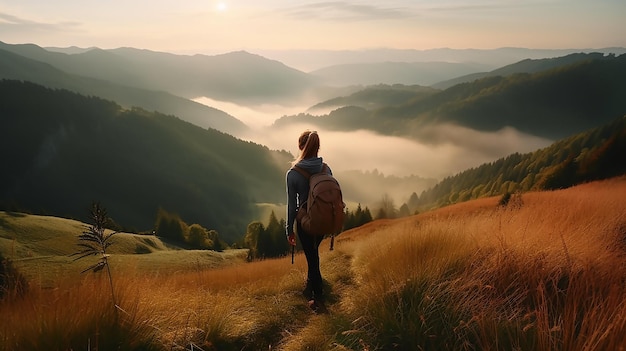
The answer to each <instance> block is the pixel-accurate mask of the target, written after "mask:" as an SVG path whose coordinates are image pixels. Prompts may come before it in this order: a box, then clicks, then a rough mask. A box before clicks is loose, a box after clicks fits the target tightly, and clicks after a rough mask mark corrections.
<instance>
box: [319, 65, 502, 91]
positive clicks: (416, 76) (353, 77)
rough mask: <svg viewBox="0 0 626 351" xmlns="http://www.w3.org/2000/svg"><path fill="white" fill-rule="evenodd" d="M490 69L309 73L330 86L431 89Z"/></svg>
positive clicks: (361, 68)
mask: <svg viewBox="0 0 626 351" xmlns="http://www.w3.org/2000/svg"><path fill="white" fill-rule="evenodd" d="M488 67H490V66H488V65H484V64H479V63H451V62H381V63H354V64H342V65H334V66H329V67H325V68H322V69H319V70H315V71H312V72H310V74H311V75H313V76H316V77H319V78H320V80H321V81H322V82H323V83H325V84H328V85H333V86H349V85H377V84H404V85H425V86H428V85H432V84H435V83H437V82H440V81H442V80H447V79H452V78H456V77H459V76H465V75H467V74H469V73H475V72H481V71H483V70H485V69H487V68H488Z"/></svg>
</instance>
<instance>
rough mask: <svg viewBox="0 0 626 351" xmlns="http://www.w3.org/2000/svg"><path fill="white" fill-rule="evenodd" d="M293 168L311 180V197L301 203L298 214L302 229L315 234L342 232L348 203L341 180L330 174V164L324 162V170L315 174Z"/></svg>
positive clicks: (297, 217) (297, 218) (296, 167)
mask: <svg viewBox="0 0 626 351" xmlns="http://www.w3.org/2000/svg"><path fill="white" fill-rule="evenodd" d="M292 169H294V170H296V171H297V172H299V173H300V174H302V175H304V176H305V177H306V178H307V179H308V180H309V198H308V199H307V201H306V202H305V203H303V204H302V205H300V208H299V209H298V214H297V215H296V220H297V221H298V222H299V223H300V225H301V226H302V229H304V231H305V232H306V233H307V234H310V235H314V236H323V235H329V234H336V233H339V232H341V229H342V228H343V219H344V212H343V211H344V208H345V207H346V204H345V203H344V202H343V195H342V193H341V187H340V186H339V182H338V181H337V179H335V178H334V177H333V176H332V175H331V174H330V172H329V170H328V165H327V164H325V163H324V164H323V168H322V171H321V172H320V173H314V174H310V173H309V172H307V171H305V170H304V169H302V168H300V167H298V166H294V167H293V168H292Z"/></svg>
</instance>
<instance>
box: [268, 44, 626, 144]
mask: <svg viewBox="0 0 626 351" xmlns="http://www.w3.org/2000/svg"><path fill="white" fill-rule="evenodd" d="M624 96H626V55H621V56H617V57H615V56H607V57H602V58H598V59H591V60H587V61H582V62H579V63H575V64H572V65H568V66H564V67H559V68H554V69H551V70H547V71H542V72H539V73H534V74H517V75H512V76H508V77H500V76H498V77H489V78H484V79H480V80H477V81H474V82H472V83H464V84H459V85H455V86H453V87H451V88H449V89H446V90H443V91H441V92H439V93H435V94H431V95H429V96H426V97H423V95H421V94H418V93H416V95H415V99H413V100H409V101H408V102H407V103H405V104H402V105H396V106H391V104H390V106H386V107H382V108H379V109H375V110H371V111H370V110H366V109H364V108H362V107H356V106H347V107H344V108H341V109H338V110H335V111H333V112H331V113H330V114H328V115H325V116H321V117H316V116H311V115H307V114H300V115H297V116H285V117H282V118H281V119H279V120H277V121H276V122H275V126H284V125H286V124H290V123H299V122H306V123H310V124H313V125H318V126H320V127H323V128H327V129H339V130H350V129H351V128H355V127H356V126H359V128H365V129H369V130H373V131H376V132H379V133H382V134H388V135H401V136H405V137H408V138H417V139H419V138H420V137H427V136H425V135H424V127H426V126H430V125H436V124H444V123H452V124H457V125H461V126H464V127H468V128H471V129H475V130H481V131H496V130H500V129H502V128H504V127H513V128H515V129H517V130H519V131H522V132H525V133H528V134H531V135H535V136H539V137H544V138H548V139H553V140H558V139H561V138H565V137H568V136H570V135H572V134H575V133H580V132H582V131H585V130H588V129H590V128H594V127H597V126H600V125H602V124H604V123H607V122H609V121H611V120H613V119H615V118H618V117H620V116H622V115H623V114H624V113H626V99H624Z"/></svg>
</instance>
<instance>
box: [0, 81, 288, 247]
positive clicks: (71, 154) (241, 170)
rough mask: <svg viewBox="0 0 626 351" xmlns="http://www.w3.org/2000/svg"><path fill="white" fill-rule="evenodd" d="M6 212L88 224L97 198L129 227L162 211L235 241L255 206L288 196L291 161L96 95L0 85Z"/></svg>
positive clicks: (1, 202)
mask: <svg viewBox="0 0 626 351" xmlns="http://www.w3.org/2000/svg"><path fill="white" fill-rule="evenodd" d="M0 123H1V125H2V126H3V127H2V129H0V148H1V149H2V150H5V151H6V152H5V155H4V156H3V161H2V164H3V167H2V169H3V171H2V172H0V207H1V208H3V209H10V210H21V211H26V212H35V213H41V214H50V215H56V216H61V217H69V218H76V219H84V217H85V216H86V215H88V208H89V206H90V204H91V202H92V201H100V202H101V203H102V204H103V205H104V206H106V207H107V208H108V210H109V214H110V215H111V217H113V219H114V220H115V221H116V222H118V224H120V225H122V226H124V227H125V228H136V229H137V230H149V229H152V227H153V225H154V222H155V217H156V214H157V211H158V209H159V208H163V209H165V210H167V211H170V212H174V213H178V214H179V215H180V216H181V217H182V219H183V220H184V221H185V222H187V223H190V224H191V223H198V224H201V225H202V226H203V227H205V228H208V229H215V230H217V231H218V232H219V233H220V235H221V236H222V238H224V239H226V240H227V241H229V242H232V241H231V240H232V239H234V238H235V237H237V236H239V235H243V233H245V228H246V225H247V224H248V223H249V222H250V221H251V220H253V219H255V211H254V207H253V204H254V203H255V202H278V201H280V200H282V198H283V196H284V189H283V187H284V186H283V178H284V168H285V166H286V165H288V162H289V161H290V160H291V159H292V156H291V155H289V154H287V153H285V152H282V153H279V152H273V151H270V150H269V149H267V148H266V147H264V146H260V145H257V144H253V143H249V142H243V141H241V140H238V139H235V138H233V137H232V136H230V135H227V134H223V133H221V132H218V131H216V130H212V129H210V130H205V129H202V128H199V127H197V126H195V125H192V124H190V123H188V122H184V121H182V120H180V119H178V118H176V117H173V116H166V115H162V114H159V113H153V112H147V111H145V110H141V109H123V108H121V107H120V106H119V105H117V104H115V103H113V102H110V101H106V100H102V99H100V98H97V97H85V96H82V95H78V94H75V93H72V92H69V91H66V90H51V89H48V88H44V87H42V86H39V85H35V84H33V83H28V82H18V81H9V80H2V81H0Z"/></svg>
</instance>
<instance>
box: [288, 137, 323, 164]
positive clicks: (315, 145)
mask: <svg viewBox="0 0 626 351" xmlns="http://www.w3.org/2000/svg"><path fill="white" fill-rule="evenodd" d="M298 148H299V149H300V156H298V158H297V159H296V160H295V161H294V163H293V164H296V163H298V162H300V161H301V160H304V159H305V158H311V157H317V152H318V151H319V149H320V136H319V135H317V132H316V131H309V130H305V131H304V132H302V134H300V137H299V138H298Z"/></svg>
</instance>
